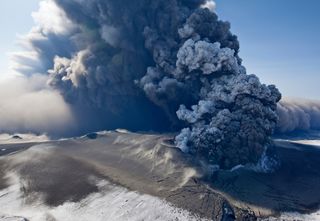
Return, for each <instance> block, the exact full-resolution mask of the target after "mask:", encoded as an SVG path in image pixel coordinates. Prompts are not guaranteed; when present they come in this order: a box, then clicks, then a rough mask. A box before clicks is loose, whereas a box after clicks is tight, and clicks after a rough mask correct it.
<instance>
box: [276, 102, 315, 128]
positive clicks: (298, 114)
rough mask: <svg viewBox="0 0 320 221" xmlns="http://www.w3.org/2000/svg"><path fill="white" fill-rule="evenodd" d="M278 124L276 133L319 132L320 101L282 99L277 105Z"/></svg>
mask: <svg viewBox="0 0 320 221" xmlns="http://www.w3.org/2000/svg"><path fill="white" fill-rule="evenodd" d="M278 115H279V122H278V125H277V130H276V132H277V133H279V134H281V133H290V132H294V131H308V130H320V101H313V100H306V99H293V98H291V99H289V98H287V99H283V100H281V102H280V103H279V104H278Z"/></svg>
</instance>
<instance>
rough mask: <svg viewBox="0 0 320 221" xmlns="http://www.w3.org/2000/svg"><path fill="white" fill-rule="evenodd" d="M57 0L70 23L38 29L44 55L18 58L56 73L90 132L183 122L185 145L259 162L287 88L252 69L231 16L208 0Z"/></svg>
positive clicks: (38, 47) (229, 159) (221, 159)
mask: <svg viewBox="0 0 320 221" xmlns="http://www.w3.org/2000/svg"><path fill="white" fill-rule="evenodd" d="M47 2H48V3H50V4H54V5H56V6H57V7H58V10H61V12H59V16H60V17H61V16H63V18H64V17H65V18H64V21H63V22H61V26H62V27H60V26H59V27H54V26H52V25H51V26H50V25H49V26H48V27H46V26H44V27H38V28H37V29H34V30H33V32H32V34H31V35H30V36H29V37H28V38H27V41H28V45H30V46H31V47H32V48H33V51H34V54H36V55H37V56H36V57H37V58H38V59H39V60H38V61H35V62H33V64H34V65H33V66H32V65H31V67H29V66H30V62H28V61H29V60H28V59H26V61H24V58H23V57H20V58H19V59H17V60H18V61H19V62H20V63H21V66H23V67H24V70H28V72H26V71H25V72H26V74H30V73H29V72H30V71H32V72H43V71H44V70H45V72H47V73H48V74H49V78H50V80H49V84H50V85H51V86H52V87H53V88H55V89H57V90H59V91H60V93H61V94H62V95H63V96H64V98H65V100H66V101H68V102H69V103H70V105H71V107H72V110H73V113H74V114H75V118H76V119H78V121H77V122H78V124H79V128H80V129H81V130H82V132H88V131H92V130H99V129H114V128H119V127H121V128H126V129H129V130H137V131H143V130H153V131H158V132H160V131H175V132H177V131H178V132H179V133H180V134H179V135H178V136H177V137H176V144H177V146H178V147H179V148H181V149H182V150H183V151H184V152H188V153H190V154H193V155H195V156H196V157H200V158H206V159H207V160H209V161H210V163H212V164H219V165H220V166H221V167H222V168H232V167H233V166H236V165H238V164H247V163H256V162H258V160H259V159H260V158H261V156H262V155H263V153H264V152H265V149H266V147H268V146H269V145H272V144H271V140H270V135H271V134H272V133H273V130H274V128H275V125H276V123H277V114H276V105H277V102H278V101H279V100H280V97H281V95H280V93H279V91H278V90H277V89H276V87H275V86H266V85H264V84H261V83H260V82H259V79H258V78H257V77H256V76H254V75H247V74H246V70H245V68H244V67H243V66H242V65H241V59H240V58H239V56H238V52H239V42H238V40H237V37H236V36H235V35H233V34H232V33H231V32H230V24H229V23H228V22H223V21H220V20H218V17H217V15H216V14H215V13H214V12H213V11H212V10H210V9H208V8H206V7H204V5H210V4H206V3H207V2H206V1H205V0H134V1H133V0H90V1H84V0H47ZM211 5H212V4H211ZM53 19H54V18H53ZM59 24H60V23H59ZM39 67H40V68H39ZM22 71H23V70H22ZM180 131H181V132H180Z"/></svg>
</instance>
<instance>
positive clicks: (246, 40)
mask: <svg viewBox="0 0 320 221" xmlns="http://www.w3.org/2000/svg"><path fill="white" fill-rule="evenodd" d="M39 1H40V0H27V1H21V0H3V1H1V2H0V8H1V13H0V24H1V27H2V30H3V31H2V33H1V35H0V46H1V47H0V75H1V74H4V73H8V70H7V68H8V63H9V59H8V56H7V54H8V53H9V52H10V51H14V50H17V49H18V47H17V46H16V45H15V42H16V40H17V35H18V34H24V33H27V32H28V30H29V29H30V28H31V27H32V25H33V21H32V18H31V12H32V11H34V10H36V9H37V7H38V3H39ZM216 2H217V13H218V14H219V16H220V18H222V19H223V20H228V21H230V22H231V24H232V31H233V32H234V33H235V34H237V35H238V36H239V40H240V43H241V57H242V58H243V60H244V64H245V66H246V67H247V70H248V72H249V73H254V74H257V75H258V76H259V77H260V78H261V80H262V81H263V82H266V83H274V84H276V85H278V87H279V88H280V90H281V91H282V92H283V94H284V95H285V96H295V97H305V98H314V99H320V90H319V87H318V84H319V82H320V1H319V0H307V1H297V0H291V1H289V0H259V1H257V0H216Z"/></svg>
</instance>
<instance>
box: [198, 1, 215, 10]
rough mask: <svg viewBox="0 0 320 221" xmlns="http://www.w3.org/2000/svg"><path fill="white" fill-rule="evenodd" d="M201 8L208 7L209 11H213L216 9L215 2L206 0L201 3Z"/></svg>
mask: <svg viewBox="0 0 320 221" xmlns="http://www.w3.org/2000/svg"><path fill="white" fill-rule="evenodd" d="M201 8H208V9H209V10H210V11H214V10H215V9H216V3H215V2H214V1H212V0H207V2H206V3H205V4H203V5H202V6H201Z"/></svg>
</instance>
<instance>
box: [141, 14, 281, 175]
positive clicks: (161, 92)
mask: <svg viewBox="0 0 320 221" xmlns="http://www.w3.org/2000/svg"><path fill="white" fill-rule="evenodd" d="M145 33H146V42H147V44H146V45H147V48H149V49H150V50H151V51H152V52H153V54H154V55H155V56H154V61H155V62H156V65H155V66H154V67H152V68H149V69H148V73H147V75H146V76H145V77H144V78H143V79H142V80H141V85H142V86H143V88H144V90H145V92H146V94H147V95H148V96H149V97H150V99H151V100H153V101H154V102H155V103H157V104H158V105H160V106H163V107H164V109H165V110H167V111H168V112H169V115H170V111H171V110H172V109H173V110H175V108H176V104H180V107H179V109H178V111H177V112H176V114H177V116H178V118H179V119H180V120H182V121H184V122H185V128H184V129H182V131H181V133H180V134H179V135H178V136H177V137H176V144H177V145H178V147H179V148H181V149H182V150H183V151H184V152H188V153H191V154H193V155H195V156H197V157H199V158H205V159H207V160H209V162H210V163H212V164H218V165H219V166H220V167H221V168H225V169H230V168H232V167H234V166H236V165H239V164H242V165H245V164H248V163H258V161H259V160H260V159H261V157H262V155H263V154H265V151H266V149H267V147H268V146H271V145H272V141H271V139H270V136H271V135H272V133H273V131H274V129H275V126H276V123H277V114H276V108H277V102H278V101H279V100H280V99H281V94H280V93H279V91H278V90H277V88H276V87H275V86H273V85H270V86H266V85H264V84H261V83H260V81H259V79H258V78H257V77H256V76H255V75H247V74H246V70H245V68H244V67H243V66H242V65H241V59H240V58H239V56H238V51H239V43H238V41H237V38H236V36H234V35H232V34H231V33H230V25H229V23H225V22H222V21H219V20H218V18H217V15H216V14H215V13H214V12H212V11H210V10H209V9H207V8H202V9H196V10H195V11H194V12H193V13H192V14H191V15H190V16H189V17H188V18H187V19H186V21H185V22H184V23H183V24H181V25H180V26H179V27H178V30H177V32H176V33H178V36H176V35H175V33H174V32H173V33H171V34H172V35H170V36H168V35H167V34H166V33H167V32H159V31H157V30H151V29H149V28H146V30H145ZM173 42H174V44H173V45H174V47H172V46H171V44H172V43H173ZM175 49H177V51H174V50H175ZM173 51H174V53H173V54H172V52H173ZM163 98H165V99H163Z"/></svg>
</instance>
